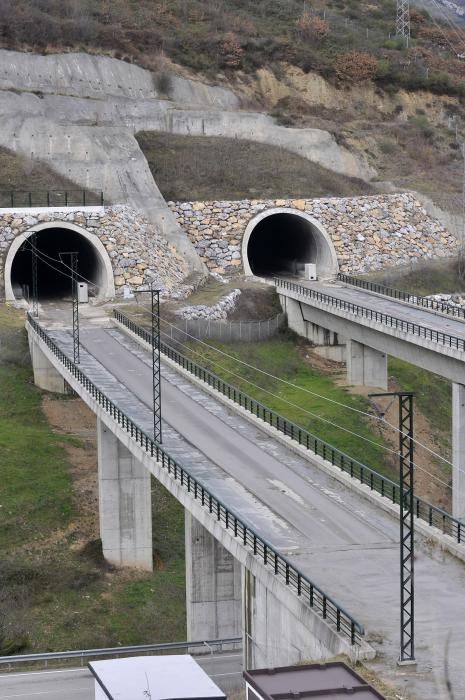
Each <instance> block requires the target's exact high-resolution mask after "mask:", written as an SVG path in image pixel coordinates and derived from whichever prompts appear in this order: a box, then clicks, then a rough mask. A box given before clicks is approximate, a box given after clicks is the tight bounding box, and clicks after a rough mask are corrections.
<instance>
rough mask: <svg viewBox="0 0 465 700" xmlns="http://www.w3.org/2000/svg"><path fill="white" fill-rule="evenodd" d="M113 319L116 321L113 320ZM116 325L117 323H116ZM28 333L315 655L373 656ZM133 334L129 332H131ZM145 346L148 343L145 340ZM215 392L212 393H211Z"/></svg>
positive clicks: (366, 646)
mask: <svg viewBox="0 0 465 700" xmlns="http://www.w3.org/2000/svg"><path fill="white" fill-rule="evenodd" d="M115 323H116V322H115ZM116 325H118V326H119V324H117V323H116ZM26 328H27V330H28V333H32V334H33V337H34V340H35V342H37V344H38V345H39V346H40V347H41V349H42V351H43V352H44V354H45V355H46V356H47V358H48V359H49V360H50V363H51V364H52V365H53V366H54V367H55V368H56V369H57V370H58V371H59V372H60V374H62V375H63V376H64V377H65V379H66V381H67V382H68V384H69V385H70V386H71V388H72V389H74V390H75V391H76V393H77V394H78V396H79V397H80V398H81V399H82V400H83V401H84V402H85V403H86V404H87V405H88V406H89V408H90V409H91V410H92V411H93V412H94V413H95V414H96V416H97V417H98V418H99V419H100V420H101V421H102V423H103V424H104V425H106V426H107V427H108V428H109V430H111V431H112V432H113V433H114V435H115V436H116V437H117V438H118V440H119V441H120V442H121V443H122V444H123V445H124V446H125V447H126V448H127V449H128V450H129V451H130V452H131V454H132V455H134V457H135V458H136V459H137V460H139V462H141V464H143V465H144V467H145V468H146V469H148V470H149V471H150V472H151V473H152V474H153V476H154V477H155V478H156V479H158V481H160V483H161V484H163V486H165V488H167V489H168V491H169V492H170V493H171V494H172V495H173V496H174V497H175V498H176V499H177V500H178V501H179V502H180V503H181V504H182V505H183V506H184V507H185V508H187V509H188V510H189V512H190V513H191V514H192V515H193V516H194V517H195V518H196V519H197V520H198V521H199V522H200V523H201V524H202V525H203V526H204V527H205V529H206V530H208V532H210V533H211V534H212V535H213V536H214V537H215V538H216V539H217V540H218V541H219V542H220V543H221V544H222V545H223V547H224V548H225V549H227V551H228V552H230V553H231V554H232V555H233V556H234V557H235V558H236V559H237V560H238V561H239V562H240V563H241V564H242V565H243V566H245V567H246V568H247V569H248V570H249V571H250V572H251V573H252V574H253V575H254V576H255V577H256V578H257V579H258V580H259V581H260V582H261V583H262V584H263V585H264V586H265V588H266V589H267V590H270V591H271V592H272V594H273V596H274V597H275V598H276V600H278V601H279V602H280V603H281V604H282V605H283V607H285V608H286V609H287V610H289V612H290V613H291V615H292V616H294V617H296V618H297V619H298V620H301V621H303V622H304V623H305V625H306V627H307V630H308V633H309V635H310V637H311V639H310V640H309V644H310V646H311V648H312V649H313V652H314V653H315V654H317V655H318V656H317V658H319V659H327V658H330V657H332V656H335V655H337V654H347V655H348V656H349V657H350V658H351V659H354V660H357V659H360V660H362V659H373V658H374V657H375V656H376V652H375V650H374V649H373V648H372V647H371V646H370V645H369V644H368V643H367V642H365V641H364V640H362V641H361V644H360V646H356V645H354V646H352V645H351V644H350V642H349V640H348V639H347V638H346V637H344V636H342V635H341V634H338V633H337V631H336V630H335V629H334V628H333V627H332V626H331V625H329V624H327V623H326V622H325V620H323V618H321V617H320V616H319V615H317V614H316V613H315V612H314V611H313V610H312V609H311V608H310V607H309V606H307V605H305V604H304V602H303V601H302V600H301V599H300V598H299V597H298V596H297V595H296V594H295V593H294V592H293V591H292V590H291V589H289V588H288V587H287V586H286V584H285V583H284V582H282V581H281V580H280V579H279V578H278V577H277V576H275V575H274V573H272V572H271V571H269V570H268V569H266V568H265V566H264V565H263V564H261V562H260V561H259V560H258V559H256V558H255V557H254V556H253V554H252V553H251V552H250V551H249V550H248V549H247V548H246V547H244V546H243V545H242V544H241V542H240V541H239V540H238V539H237V538H235V537H234V536H233V534H232V533H231V532H230V531H228V530H226V529H225V527H224V526H223V525H222V524H221V523H220V522H218V521H217V520H216V518H215V517H212V516H211V515H210V514H209V513H208V512H207V511H206V510H205V508H202V506H201V505H200V504H199V503H198V502H197V501H196V500H195V499H194V498H193V497H191V496H190V494H189V493H188V492H187V491H185V489H184V488H183V487H181V485H180V484H179V482H178V481H175V480H174V478H173V477H172V476H171V475H170V474H168V472H167V471H166V470H165V469H163V468H162V466H161V463H160V462H158V461H157V460H156V458H155V457H152V456H151V455H149V454H148V453H147V452H146V451H145V450H144V449H143V448H142V447H141V445H139V444H138V443H137V442H136V440H135V439H134V438H131V436H130V434H129V433H128V432H127V431H126V430H125V429H123V428H122V427H121V426H120V425H119V424H118V422H117V421H116V420H115V419H113V418H112V417H111V416H110V415H109V414H108V413H107V412H106V411H105V410H104V409H103V408H102V406H100V404H99V403H98V402H97V401H96V400H95V399H93V398H92V397H91V395H90V394H89V393H88V392H87V391H86V389H85V388H84V387H83V386H82V385H81V383H80V382H79V381H78V380H77V379H75V377H74V376H73V375H72V374H71V372H69V371H68V370H67V369H66V368H65V366H64V365H63V364H62V363H61V362H60V360H59V359H58V358H57V357H56V356H55V355H54V354H53V353H51V352H50V350H49V348H48V347H47V345H46V343H45V342H44V341H43V340H42V339H41V338H39V337H38V336H37V334H36V333H35V332H34V331H33V330H32V328H31V327H30V326H29V324H26ZM132 335H133V334H132ZM145 345H146V346H147V345H148V344H145ZM215 395H216V394H215ZM314 660H316V659H314Z"/></svg>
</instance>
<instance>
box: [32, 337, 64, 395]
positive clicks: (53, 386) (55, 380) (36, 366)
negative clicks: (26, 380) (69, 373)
mask: <svg viewBox="0 0 465 700" xmlns="http://www.w3.org/2000/svg"><path fill="white" fill-rule="evenodd" d="M28 335H29V350H30V353H31V361H32V371H33V373H34V384H35V385H36V386H38V387H39V388H40V389H43V390H44V391H53V392H54V393H55V394H65V393H66V390H65V380H64V379H63V377H62V376H61V374H60V373H59V372H58V371H57V370H56V369H55V367H54V366H53V365H52V363H51V362H50V360H49V359H48V358H47V357H46V356H45V355H44V353H43V351H42V349H41V347H40V346H39V344H38V343H37V342H36V341H35V340H34V338H33V337H32V333H29V334H28Z"/></svg>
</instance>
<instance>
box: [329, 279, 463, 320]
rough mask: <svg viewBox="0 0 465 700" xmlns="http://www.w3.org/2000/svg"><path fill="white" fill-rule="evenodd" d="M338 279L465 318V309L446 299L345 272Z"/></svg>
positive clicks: (354, 285) (370, 290)
mask: <svg viewBox="0 0 465 700" xmlns="http://www.w3.org/2000/svg"><path fill="white" fill-rule="evenodd" d="M337 279H338V280H339V281H340V282H344V284H350V285H352V286H353V287H358V288H359V289H366V290H367V291H368V292H375V293H376V294H382V295H383V296H385V297H391V298H392V299H399V300H400V301H406V302H408V303H409V304H415V305H416V306H422V307H424V308H425V309H432V310H433V311H440V312H441V313H443V314H447V315H449V316H456V317H457V318H465V309H460V308H458V307H457V306H452V305H451V304H448V303H447V302H445V301H437V299H428V297H422V296H417V295H416V294H410V293H409V292H403V291H402V290H400V289H394V288H393V287H386V286H385V285H384V284H378V283H377V282H369V281H368V280H361V279H359V278H358V277H353V276H352V275H346V274H344V273H343V272H339V273H338V275H337Z"/></svg>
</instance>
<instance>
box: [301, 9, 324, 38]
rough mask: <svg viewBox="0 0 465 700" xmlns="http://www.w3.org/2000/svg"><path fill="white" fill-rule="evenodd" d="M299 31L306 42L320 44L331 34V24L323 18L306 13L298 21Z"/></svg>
mask: <svg viewBox="0 0 465 700" xmlns="http://www.w3.org/2000/svg"><path fill="white" fill-rule="evenodd" d="M296 24H297V30H298V32H299V34H300V35H301V37H302V38H303V39H305V40H311V41H314V42H320V41H323V39H325V38H326V37H327V36H328V34H329V24H328V22H326V20H324V19H321V17H316V16H314V15H311V14H310V13H309V12H304V13H303V14H302V15H301V16H300V17H299V19H298V20H297V23H296Z"/></svg>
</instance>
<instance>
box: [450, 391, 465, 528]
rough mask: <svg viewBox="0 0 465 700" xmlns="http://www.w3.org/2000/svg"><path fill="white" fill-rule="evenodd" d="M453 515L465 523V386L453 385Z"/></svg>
mask: <svg viewBox="0 0 465 700" xmlns="http://www.w3.org/2000/svg"><path fill="white" fill-rule="evenodd" d="M452 515H453V516H454V518H458V519H459V520H463V521H464V522H465V386H464V385H463V384H456V383H455V382H454V383H453V384H452Z"/></svg>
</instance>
